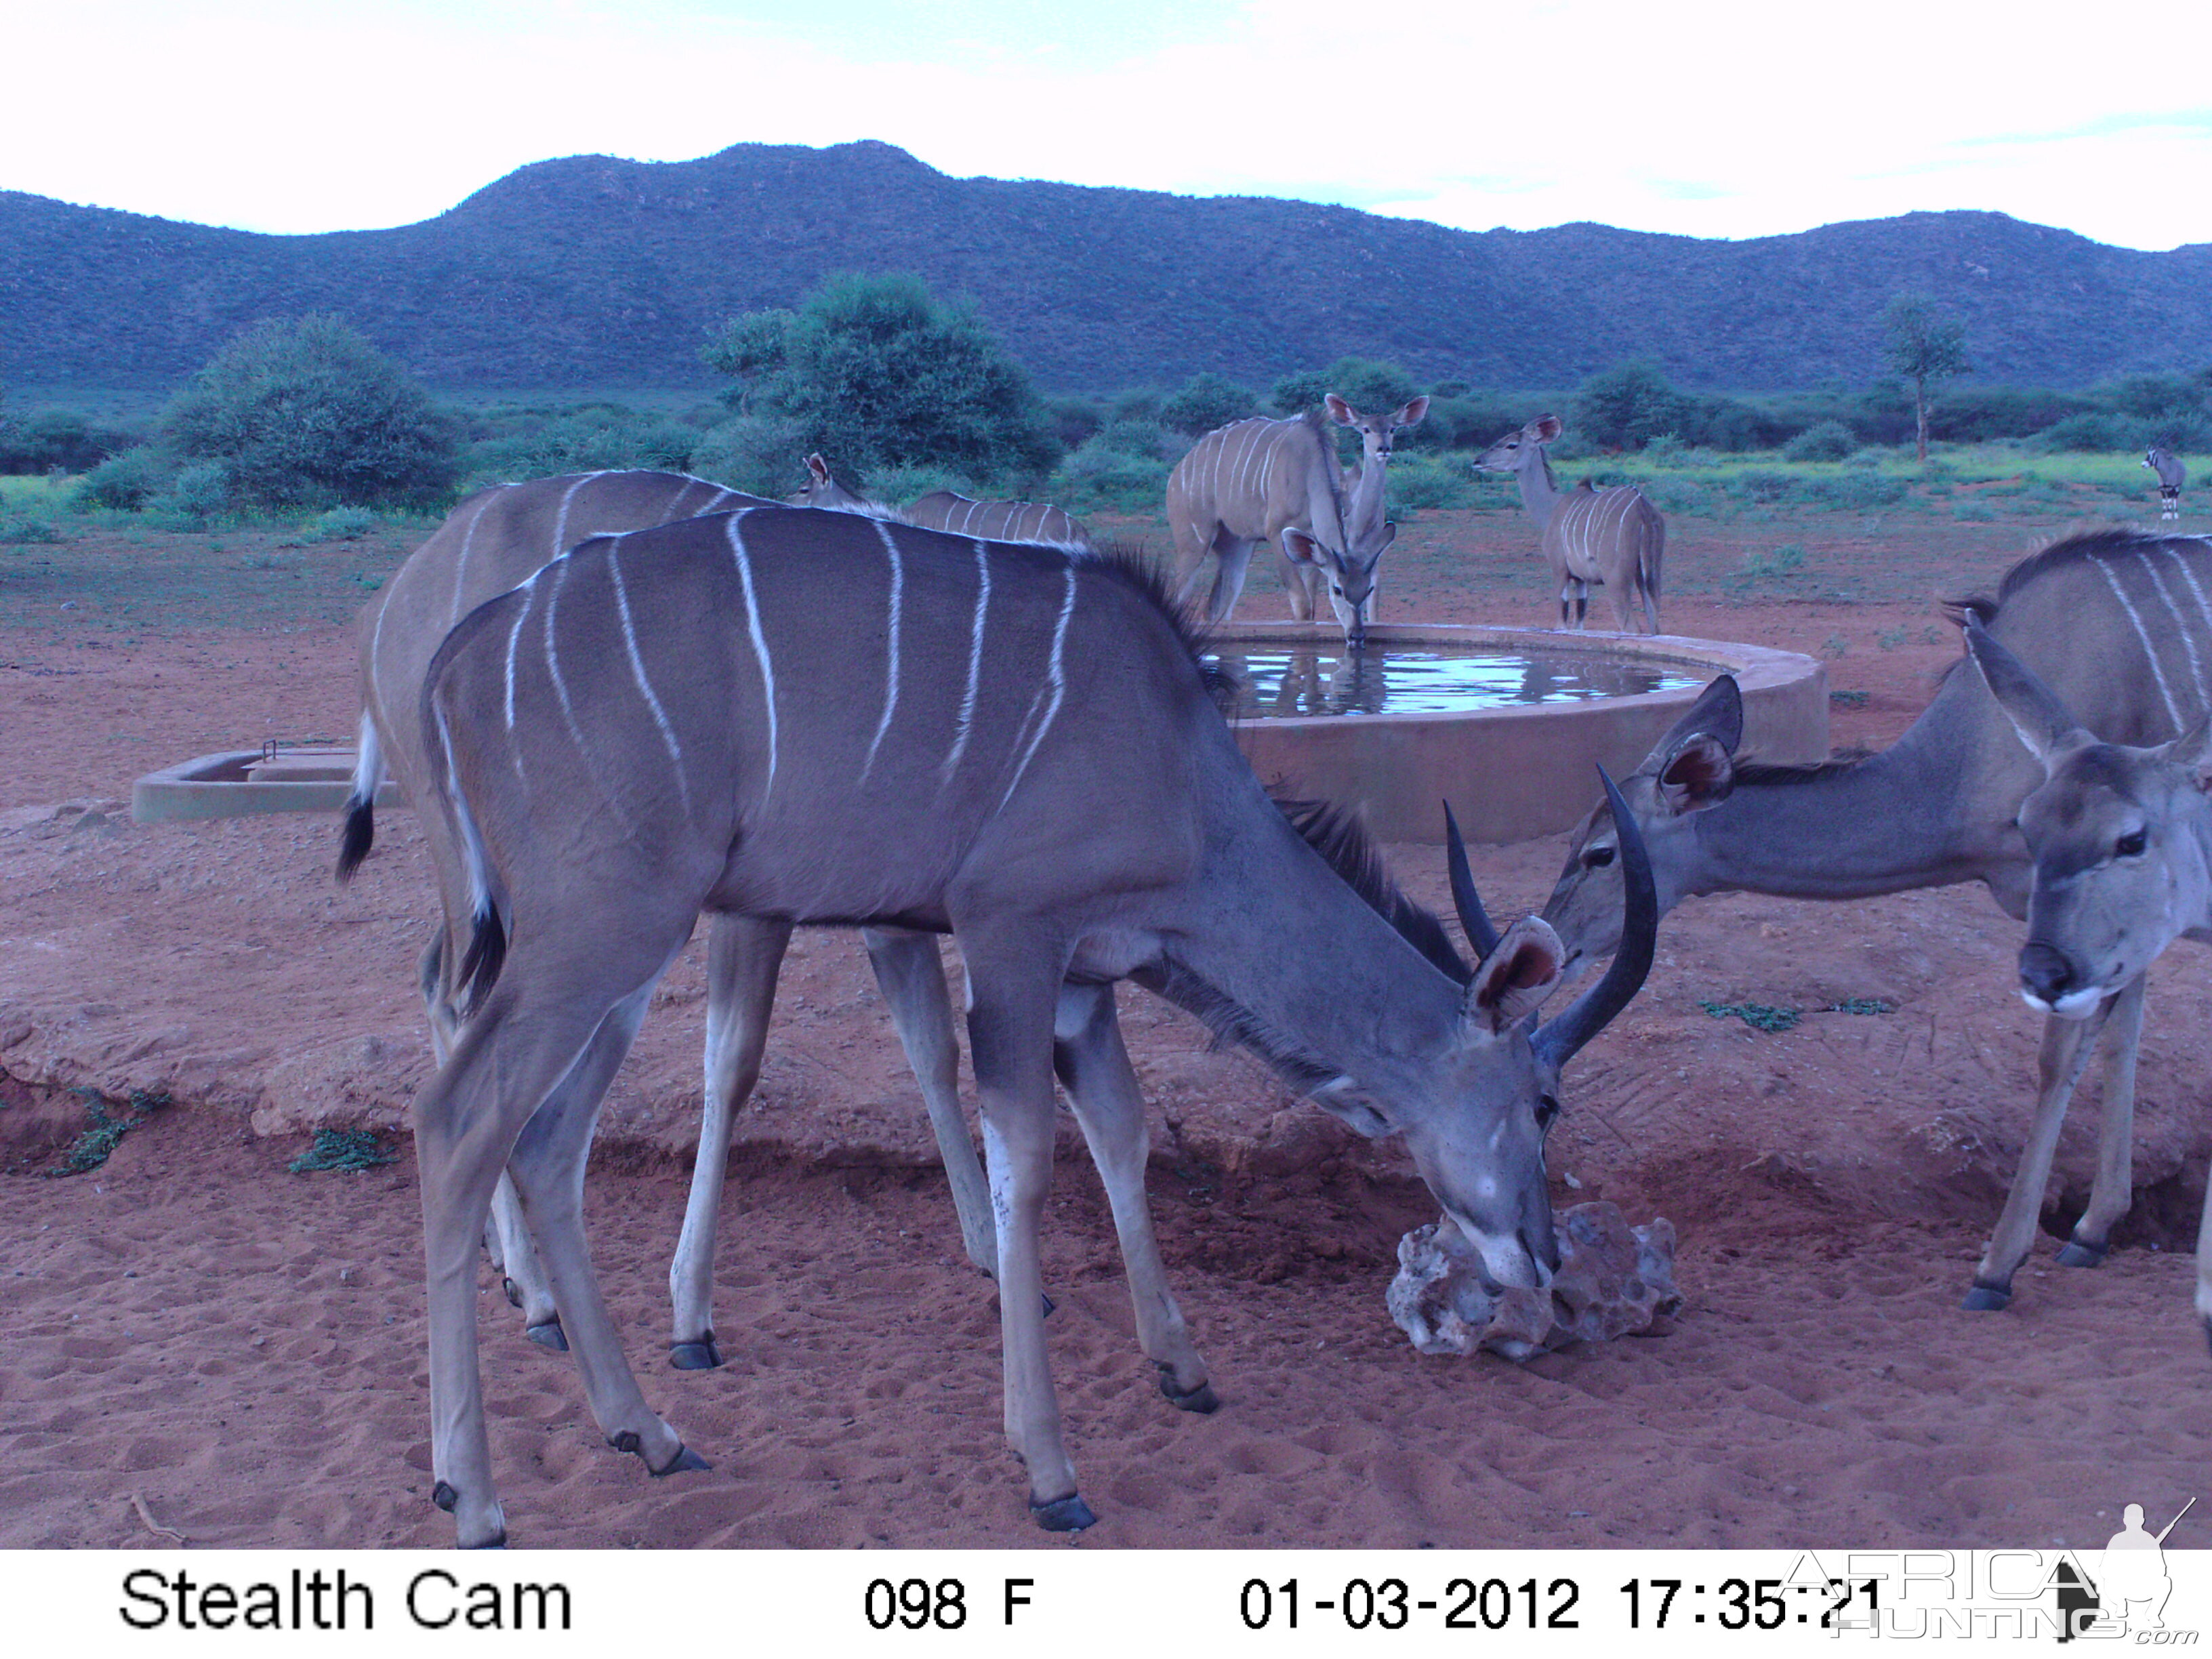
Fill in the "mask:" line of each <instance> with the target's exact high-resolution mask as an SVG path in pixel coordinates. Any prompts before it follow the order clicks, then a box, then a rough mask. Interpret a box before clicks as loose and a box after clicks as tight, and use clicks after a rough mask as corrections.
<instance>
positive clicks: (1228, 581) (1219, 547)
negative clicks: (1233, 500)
mask: <svg viewBox="0 0 2212 1659" xmlns="http://www.w3.org/2000/svg"><path fill="white" fill-rule="evenodd" d="M1252 546H1253V544H1252V543H1250V542H1249V541H1247V540H1245V539H1244V538H1243V537H1242V536H1232V535H1231V534H1230V533H1229V532H1227V531H1223V532H1221V534H1220V535H1218V536H1217V537H1215V538H1214V540H1213V551H1214V554H1215V556H1216V558H1217V560H1218V567H1217V568H1216V569H1215V571H1214V573H1213V597H1212V599H1209V600H1208V601H1207V602H1206V620H1207V621H1209V622H1227V621H1228V620H1229V616H1230V613H1231V611H1235V610H1236V609H1237V599H1239V598H1240V597H1242V596H1243V592H1244V573H1245V570H1246V568H1248V567H1249V565H1250V564H1251V562H1252Z"/></svg>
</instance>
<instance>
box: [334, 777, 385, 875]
mask: <svg viewBox="0 0 2212 1659" xmlns="http://www.w3.org/2000/svg"><path fill="white" fill-rule="evenodd" d="M345 815H346V817H345V829H344V832H343V839H342V840H341V841H340V842H338V879H339V880H340V881H350V880H352V879H353V872H355V871H356V870H357V869H359V868H360V867H361V861H362V860H363V859H365V858H367V857H368V849H369V848H370V846H371V845H373V844H374V842H375V840H376V803H375V802H374V801H368V800H363V799H362V798H361V797H360V796H358V795H356V796H354V797H352V798H351V799H349V800H348V801H347V802H346V806H345Z"/></svg>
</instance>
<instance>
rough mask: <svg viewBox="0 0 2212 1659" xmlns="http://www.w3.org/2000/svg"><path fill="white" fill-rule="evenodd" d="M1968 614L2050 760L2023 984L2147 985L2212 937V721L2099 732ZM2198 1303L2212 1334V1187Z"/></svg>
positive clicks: (2200, 1239)
mask: <svg viewBox="0 0 2212 1659" xmlns="http://www.w3.org/2000/svg"><path fill="white" fill-rule="evenodd" d="M1965 627H1966V649H1967V651H1968V652H1969V653H1971V654H1972V657H1973V659H1974V662H1975V665H1977V666H1978V668H1979V669H1980V670H1981V672H1982V678H1984V680H1985V681H1986V682H1987V683H1988V685H1989V688H1990V692H1991V694H1992V695H1993V696H1995V697H1996V700H1997V702H1998V704H1999V706H2000V707H2002V708H2003V709H2004V711H2005V714H2007V715H2008V717H2009V718H2010V719H2011V720H2012V724H2013V729H2014V730H2015V732H2018V733H2019V735H2020V740H2021V744H2023V745H2025V746H2026V748H2027V751H2028V752H2029V753H2030V754H2032V755H2033V756H2034V757H2035V758H2036V761H2037V762H2038V763H2039V765H2040V766H2041V767H2042V769H2043V784H2042V787H2040V788H2039V789H2037V790H2035V791H2034V792H2033V793H2031V794H2030V795H2029V796H2028V798H2027V800H2026V801H2024V802H2023V803H2021V809H2020V829H2021V837H2022V838H2023V839H2024V840H2025V841H2026V842H2027V853H2028V857H2029V858H2030V859H2032V860H2033V861H2034V880H2033V887H2032V888H2031V889H2030V891H2029V894H2028V902H2027V944H2026V945H2022V946H2021V952H2020V984H2021V996H2022V997H2023V998H2025V999H2026V1000H2027V1005H2028V1006H2030V1007H2031V1008H2039V1009H2041V1010H2042V1011H2044V1012H2045V1013H2048V1014H2051V1015H2055V1016H2057V1017H2058V1018H2063V1019H2073V1020H2084V1019H2088V1018H2092V1017H2093V1015H2095V1013H2096V1012H2098V1010H2099V1009H2100V1008H2101V1007H2102V1006H2104V1005H2105V1004H2106V1002H2108V1001H2109V1000H2111V999H2112V998H2113V997H2115V996H2118V995H2120V994H2123V993H2124V992H2125V991H2127V990H2128V989H2129V988H2130V987H2141V985H2142V977H2143V974H2144V972H2145V971H2146V970H2147V969H2148V968H2149V966H2150V964H2151V963H2153V962H2154V961H2156V960H2157V959H2158V957H2160V955H2161V954H2162V953H2163V952H2164V951H2165V950H2166V946H2167V945H2171V944H2172V943H2173V941H2174V940H2176V939H2181V938H2184V937H2186V938H2189V939H2212V800H2208V799H2206V796H2207V792H2208V791H2212V727H2208V725H2207V723H2206V721H2205V720H2203V718H2201V717H2200V718H2199V720H2197V724H2196V725H2195V726H2193V727H2192V728H2191V730H2190V731H2189V732H2187V733H2186V734H2185V735H2184V736H2182V737H2179V738H2175V739H2174V740H2173V741H2172V742H2171V743H2165V744H2156V745H2154V746H2151V747H2147V748H2146V747H2138V746H2136V745H2133V744H2108V743H2102V742H2100V741H2099V740H2098V739H2097V738H2096V737H2095V736H2093V734H2092V733H2091V732H2088V731H2087V730H2085V729H2084V728H2083V727H2082V726H2081V723H2080V722H2079V721H2077V720H2075V718H2074V714H2073V712H2072V710H2070V709H2069V708H2067V707H2066V705H2065V704H2064V703H2063V702H2061V701H2060V699H2059V698H2058V696H2057V694H2056V693H2054V692H2053V691H2052V690H2051V689H2050V687H2048V686H2046V685H2045V684H2044V683H2043V682H2042V681H2041V680H2040V679H2039V678H2037V677H2036V675H2035V674H2034V672H2033V671H2032V670H2030V669H2029V668H2028V667H2027V665H2026V664H2024V663H2022V662H2021V660H2020V659H2018V658H2017V657H2015V656H2014V655H2013V654H2012V653H2011V652H2009V651H2008V650H2006V649H2005V648H2004V647H2002V645H2000V644H1998V643H1997V642H1996V641H1995V640H1994V639H1992V638H1990V635H1989V634H1988V632H1987V630H1985V629H1984V628H1983V627H1982V625H1981V620H1980V618H1979V617H1975V616H1973V615H1972V614H1971V613H1970V614H1969V615H1968V616H1967V617H1966V623H1965ZM2124 1178H2125V1177H2124V1173H2123V1179H2124ZM2197 1318H2198V1320H2199V1321H2200V1322H2202V1323H2203V1326H2204V1331H2205V1335H2206V1337H2207V1339H2208V1340H2212V1200H2208V1202H2207V1204H2206V1206H2205V1208H2204V1211H2203V1215H2202V1217H2201V1218H2200V1219H2199V1222H2198V1225H2197Z"/></svg>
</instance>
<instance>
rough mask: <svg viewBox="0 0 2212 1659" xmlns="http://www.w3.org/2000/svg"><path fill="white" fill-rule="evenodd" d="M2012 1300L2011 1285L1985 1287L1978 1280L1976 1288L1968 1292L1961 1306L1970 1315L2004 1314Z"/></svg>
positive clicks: (1975, 1282)
mask: <svg viewBox="0 0 2212 1659" xmlns="http://www.w3.org/2000/svg"><path fill="white" fill-rule="evenodd" d="M2011 1300H2012V1287H2011V1286H2010V1285H1984V1284H1983V1283H1982V1282H1981V1281H1980V1280H1979V1279H1977V1280H1975V1281H1974V1288H1973V1289H1972V1290H1971V1291H1967V1292H1966V1301H1965V1302H1964V1303H1962V1304H1960V1305H1961V1306H1962V1307H1964V1308H1965V1309H1966V1311H1967V1312H1968V1313H2002V1312H2003V1311H2004V1310H2005V1306H2006V1304H2008V1303H2009V1302H2010V1301H2011Z"/></svg>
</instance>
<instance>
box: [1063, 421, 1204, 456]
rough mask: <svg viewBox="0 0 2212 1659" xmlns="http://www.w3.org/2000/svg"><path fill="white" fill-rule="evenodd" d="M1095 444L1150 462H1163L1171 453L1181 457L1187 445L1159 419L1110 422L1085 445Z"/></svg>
mask: <svg viewBox="0 0 2212 1659" xmlns="http://www.w3.org/2000/svg"><path fill="white" fill-rule="evenodd" d="M1092 445H1095V446H1097V447H1098V448H1100V449H1103V450H1110V451H1111V452H1113V453H1115V454H1117V455H1132V456H1135V457H1137V458H1138V459H1141V460H1147V461H1164V460H1166V459H1167V458H1168V457H1169V456H1170V454H1173V455H1176V456H1177V457H1180V456H1181V455H1182V453H1183V451H1184V449H1185V448H1186V446H1185V445H1184V444H1183V443H1182V441H1180V440H1178V439H1176V438H1173V437H1171V436H1170V435H1169V434H1168V432H1167V430H1166V429H1165V428H1164V427H1162V426H1161V425H1160V423H1159V422H1158V421H1127V420H1124V421H1109V422H1107V423H1106V424H1105V425H1104V426H1103V427H1101V428H1098V432H1097V435H1096V436H1095V437H1093V438H1092V439H1091V442H1090V444H1089V445H1086V446H1085V447H1086V448H1088V447H1091V446H1092Z"/></svg>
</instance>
